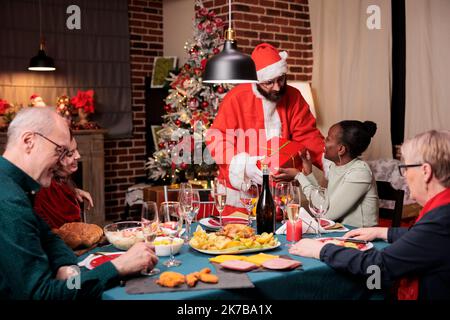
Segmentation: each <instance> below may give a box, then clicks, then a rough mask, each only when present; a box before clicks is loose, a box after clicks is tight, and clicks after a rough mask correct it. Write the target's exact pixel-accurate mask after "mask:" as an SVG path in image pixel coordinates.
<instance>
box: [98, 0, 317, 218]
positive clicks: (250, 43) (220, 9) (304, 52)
mask: <svg viewBox="0 0 450 320" xmlns="http://www.w3.org/2000/svg"><path fill="white" fill-rule="evenodd" d="M204 5H205V6H206V7H207V8H212V9H214V10H215V12H216V13H217V14H218V15H219V17H221V18H222V19H223V20H224V21H227V23H228V1H227V0H204ZM128 10H129V14H128V16H129V28H130V62H131V83H132V99H133V101H132V108H133V128H134V129H133V138H131V139H120V140H107V141H106V142H105V189H106V190H105V201H106V204H105V207H106V219H107V220H115V219H117V218H118V215H119V214H120V213H122V212H123V209H124V201H125V192H126V190H127V189H128V187H129V186H131V185H132V184H134V183H135V179H136V177H141V176H144V175H145V172H144V163H145V160H146V159H145V155H146V150H145V130H146V129H145V111H144V110H145V100H144V97H145V92H144V79H145V77H146V76H148V75H151V72H152V64H153V58H154V57H155V56H161V55H163V23H162V21H163V12H162V0H153V1H151V0H128ZM232 21H233V24H234V25H233V28H234V29H235V31H236V32H237V40H238V46H239V49H240V50H242V51H243V52H245V53H247V54H250V53H251V52H252V50H253V48H254V47H255V46H256V45H257V44H259V43H261V42H263V41H264V42H269V43H271V44H272V45H274V46H276V47H277V48H279V49H281V50H286V51H287V52H288V54H289V58H288V64H289V79H291V80H300V81H311V76H312V64H313V58H312V37H311V30H310V24H309V10H308V0H288V1H281V0H270V1H269V0H240V1H236V0H233V1H232ZM186 40H187V39H186Z"/></svg>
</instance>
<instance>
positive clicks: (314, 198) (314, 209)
mask: <svg viewBox="0 0 450 320" xmlns="http://www.w3.org/2000/svg"><path fill="white" fill-rule="evenodd" d="M308 200H309V210H310V211H311V213H312V214H313V215H314V216H315V217H316V220H317V235H316V237H317V238H320V237H321V236H322V235H321V234H320V219H321V218H322V217H323V216H324V215H325V214H326V213H327V211H328V208H329V207H330V199H329V196H328V191H327V189H326V188H323V187H313V188H312V190H311V192H310V194H309V199H308Z"/></svg>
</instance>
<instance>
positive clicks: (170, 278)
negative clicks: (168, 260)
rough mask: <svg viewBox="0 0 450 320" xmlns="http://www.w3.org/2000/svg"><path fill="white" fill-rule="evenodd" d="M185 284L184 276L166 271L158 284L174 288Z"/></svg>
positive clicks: (157, 281)
mask: <svg viewBox="0 0 450 320" xmlns="http://www.w3.org/2000/svg"><path fill="white" fill-rule="evenodd" d="M184 282H185V279H184V275H182V274H181V273H178V272H173V271H166V272H163V273H161V275H160V276H159V279H158V280H156V283H157V284H159V285H160V286H162V287H168V288H174V287H178V286H179V285H182V284H183V283H184Z"/></svg>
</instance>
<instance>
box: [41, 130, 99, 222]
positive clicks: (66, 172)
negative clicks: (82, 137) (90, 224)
mask: <svg viewBox="0 0 450 320" xmlns="http://www.w3.org/2000/svg"><path fill="white" fill-rule="evenodd" d="M79 159H80V154H79V153H78V149H77V142H76V140H75V138H74V137H72V140H71V142H70V149H68V150H65V151H64V152H63V153H62V155H61V156H60V160H59V164H58V168H57V169H56V170H55V172H54V177H53V179H52V182H51V184H50V186H49V187H48V188H42V189H41V190H39V192H38V193H37V194H36V198H35V202H34V209H35V211H36V213H37V214H38V215H39V216H40V217H41V218H42V219H43V220H44V221H45V222H47V224H48V225H49V226H50V228H52V229H58V228H60V227H61V226H62V225H63V224H65V223H68V222H78V221H81V207H80V203H83V202H84V200H86V209H87V210H89V209H90V208H91V207H92V206H93V201H92V197H91V195H90V194H89V193H88V192H86V191H83V190H80V189H78V188H76V187H75V184H74V182H73V181H72V180H71V179H70V176H71V175H72V174H73V173H75V172H76V171H77V170H78V160H79Z"/></svg>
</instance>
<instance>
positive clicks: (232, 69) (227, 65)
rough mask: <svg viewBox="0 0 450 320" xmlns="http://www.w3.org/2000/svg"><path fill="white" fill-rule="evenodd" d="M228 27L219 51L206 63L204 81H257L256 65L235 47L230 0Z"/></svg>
mask: <svg viewBox="0 0 450 320" xmlns="http://www.w3.org/2000/svg"><path fill="white" fill-rule="evenodd" d="M228 3H229V12H228V14H229V18H228V22H229V27H228V30H226V31H225V43H224V45H223V50H222V52H221V53H219V54H216V55H215V56H213V57H212V58H211V59H209V60H208V62H207V63H206V68H205V73H204V75H203V82H205V83H257V82H258V78H257V76H256V67H255V63H254V62H253V60H252V58H251V57H250V56H248V55H246V54H244V53H242V52H240V51H239V50H238V48H237V42H236V40H235V33H234V30H233V29H232V28H231V0H229V2H228Z"/></svg>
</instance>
